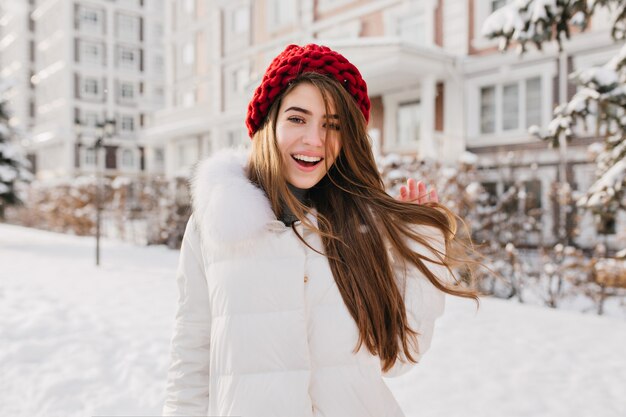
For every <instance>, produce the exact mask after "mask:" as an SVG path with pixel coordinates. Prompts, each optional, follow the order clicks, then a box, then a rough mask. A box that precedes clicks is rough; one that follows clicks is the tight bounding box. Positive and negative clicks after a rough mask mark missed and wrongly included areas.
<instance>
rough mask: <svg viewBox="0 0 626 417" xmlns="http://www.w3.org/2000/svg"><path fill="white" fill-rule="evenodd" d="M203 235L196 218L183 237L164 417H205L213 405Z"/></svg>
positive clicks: (209, 324) (209, 327) (209, 326)
mask: <svg viewBox="0 0 626 417" xmlns="http://www.w3.org/2000/svg"><path fill="white" fill-rule="evenodd" d="M204 271H205V270H204V264H203V261H202V250H201V244H200V235H199V232H198V230H197V228H196V226H195V222H194V220H193V217H192V218H191V219H189V222H188V223H187V227H186V229H185V234H184V237H183V242H182V247H181V251H180V258H179V263H178V271H177V274H176V282H177V285H178V310H177V312H176V320H175V325H174V333H173V336H172V339H171V346H170V349H171V362H170V367H169V370H168V374H167V386H166V399H165V404H164V406H163V415H164V416H204V415H206V414H207V409H208V405H209V371H210V370H209V346H210V335H211V313H210V305H209V293H208V288H207V281H206V276H205V272H204Z"/></svg>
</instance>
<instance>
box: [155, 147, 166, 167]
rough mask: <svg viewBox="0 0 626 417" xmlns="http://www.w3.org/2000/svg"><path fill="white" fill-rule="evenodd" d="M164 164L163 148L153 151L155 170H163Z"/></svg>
mask: <svg viewBox="0 0 626 417" xmlns="http://www.w3.org/2000/svg"><path fill="white" fill-rule="evenodd" d="M164 164H165V151H164V150H163V148H155V149H154V165H155V166H156V167H157V168H163V166H164Z"/></svg>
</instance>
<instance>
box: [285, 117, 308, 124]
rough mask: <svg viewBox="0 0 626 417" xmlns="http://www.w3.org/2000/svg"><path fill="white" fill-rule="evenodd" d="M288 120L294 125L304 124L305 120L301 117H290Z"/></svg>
mask: <svg viewBox="0 0 626 417" xmlns="http://www.w3.org/2000/svg"><path fill="white" fill-rule="evenodd" d="M287 120H289V121H290V122H294V123H304V120H302V119H301V118H300V117H295V116H292V117H289V118H288V119H287Z"/></svg>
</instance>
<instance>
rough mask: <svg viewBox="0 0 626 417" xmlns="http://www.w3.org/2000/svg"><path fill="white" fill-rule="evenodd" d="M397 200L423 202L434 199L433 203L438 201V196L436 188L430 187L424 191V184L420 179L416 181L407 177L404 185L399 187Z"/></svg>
mask: <svg viewBox="0 0 626 417" xmlns="http://www.w3.org/2000/svg"><path fill="white" fill-rule="evenodd" d="M398 200H400V201H407V202H409V201H410V202H413V203H415V204H424V203H428V202H429V201H434V202H435V203H438V202H439V197H438V196H437V190H435V189H434V188H432V189H431V190H430V192H426V184H424V183H423V182H422V181H417V183H416V182H415V180H414V179H413V178H409V179H408V180H407V182H406V185H403V186H402V187H400V196H398Z"/></svg>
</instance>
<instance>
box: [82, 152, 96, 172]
mask: <svg viewBox="0 0 626 417" xmlns="http://www.w3.org/2000/svg"><path fill="white" fill-rule="evenodd" d="M83 165H84V166H87V167H95V166H96V149H95V148H84V152H83Z"/></svg>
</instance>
